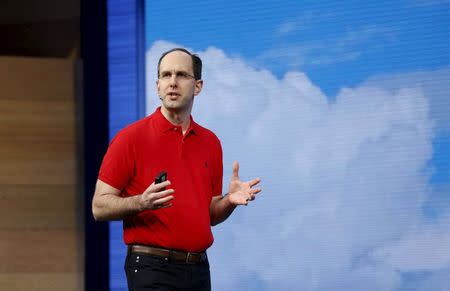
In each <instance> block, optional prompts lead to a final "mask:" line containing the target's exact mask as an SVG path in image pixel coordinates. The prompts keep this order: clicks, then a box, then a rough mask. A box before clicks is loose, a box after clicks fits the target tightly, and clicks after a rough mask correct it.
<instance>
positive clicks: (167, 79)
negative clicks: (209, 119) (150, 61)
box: [156, 51, 203, 111]
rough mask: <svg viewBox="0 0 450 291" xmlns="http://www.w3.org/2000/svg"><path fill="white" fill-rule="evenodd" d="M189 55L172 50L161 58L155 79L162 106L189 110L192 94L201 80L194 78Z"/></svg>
mask: <svg viewBox="0 0 450 291" xmlns="http://www.w3.org/2000/svg"><path fill="white" fill-rule="evenodd" d="M193 76H194V71H193V66H192V59H191V56H189V55H188V54H186V53H184V52H182V51H174V52H171V53H169V54H167V55H166V56H164V58H163V59H162V60H161V64H160V66H159V78H158V80H157V81H156V89H157V91H158V95H159V96H160V98H161V99H162V106H163V107H165V108H166V109H169V110H173V111H183V110H190V108H191V106H192V103H193V100H194V96H196V95H198V94H199V93H200V91H201V89H202V86H203V81H201V80H195V78H194V77H193Z"/></svg>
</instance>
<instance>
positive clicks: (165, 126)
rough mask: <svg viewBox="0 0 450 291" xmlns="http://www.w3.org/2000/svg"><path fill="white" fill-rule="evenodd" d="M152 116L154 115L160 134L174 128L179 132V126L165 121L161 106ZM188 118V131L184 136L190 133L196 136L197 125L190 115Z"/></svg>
mask: <svg viewBox="0 0 450 291" xmlns="http://www.w3.org/2000/svg"><path fill="white" fill-rule="evenodd" d="M154 115H155V121H156V124H157V126H158V128H159V130H161V132H168V131H171V130H173V129H174V128H178V129H179V130H181V126H180V125H175V124H173V123H171V122H170V121H169V120H167V119H166V117H165V116H164V115H163V114H162V113H161V106H160V107H158V108H156V110H155V113H154ZM189 118H190V120H191V122H190V124H189V128H188V130H187V131H186V135H187V134H189V133H191V132H192V133H194V134H198V132H199V131H198V128H199V125H198V124H197V123H196V122H195V121H194V119H193V118H192V115H190V116H189Z"/></svg>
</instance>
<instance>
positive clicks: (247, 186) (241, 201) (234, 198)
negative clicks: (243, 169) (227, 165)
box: [228, 162, 261, 206]
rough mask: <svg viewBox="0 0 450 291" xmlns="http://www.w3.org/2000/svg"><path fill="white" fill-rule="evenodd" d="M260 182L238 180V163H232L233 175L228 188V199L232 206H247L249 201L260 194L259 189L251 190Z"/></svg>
mask: <svg viewBox="0 0 450 291" xmlns="http://www.w3.org/2000/svg"><path fill="white" fill-rule="evenodd" d="M259 182H261V179H260V178H255V179H253V180H250V181H247V182H243V181H241V180H240V179H239V163H238V162H234V163H233V174H232V176H231V180H230V185H229V187H228V199H229V201H230V203H231V204H233V205H236V206H237V205H247V204H248V202H249V201H253V200H255V198H256V194H258V193H259V192H261V188H253V187H254V186H255V185H257V184H259Z"/></svg>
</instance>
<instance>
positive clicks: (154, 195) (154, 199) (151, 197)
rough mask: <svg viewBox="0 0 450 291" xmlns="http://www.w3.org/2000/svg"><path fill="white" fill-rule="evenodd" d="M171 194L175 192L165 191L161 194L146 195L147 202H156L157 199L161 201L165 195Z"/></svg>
mask: <svg viewBox="0 0 450 291" xmlns="http://www.w3.org/2000/svg"><path fill="white" fill-rule="evenodd" d="M173 193H175V190H173V189H166V190H163V191H161V192H152V193H148V194H147V195H148V199H149V200H152V201H156V200H157V199H161V198H163V197H166V196H167V195H171V194H173Z"/></svg>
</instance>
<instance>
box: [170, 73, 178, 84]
mask: <svg viewBox="0 0 450 291" xmlns="http://www.w3.org/2000/svg"><path fill="white" fill-rule="evenodd" d="M169 85H170V86H176V85H177V74H172V75H171V76H170V79H169Z"/></svg>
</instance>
